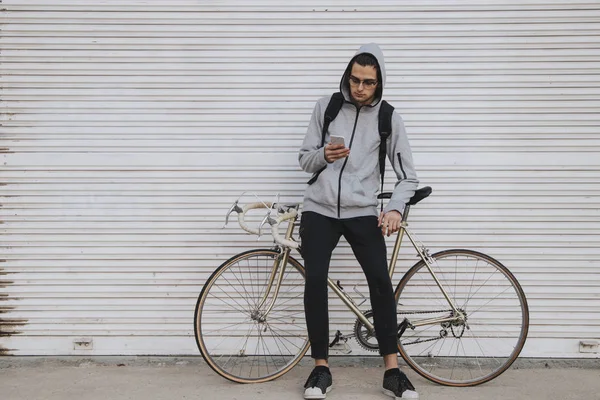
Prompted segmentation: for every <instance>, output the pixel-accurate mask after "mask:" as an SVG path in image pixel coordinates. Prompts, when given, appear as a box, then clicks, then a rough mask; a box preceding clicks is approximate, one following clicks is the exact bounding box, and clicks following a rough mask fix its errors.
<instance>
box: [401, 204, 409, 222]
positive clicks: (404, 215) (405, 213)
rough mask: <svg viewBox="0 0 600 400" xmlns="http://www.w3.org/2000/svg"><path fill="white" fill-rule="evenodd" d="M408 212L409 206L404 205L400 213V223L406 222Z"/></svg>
mask: <svg viewBox="0 0 600 400" xmlns="http://www.w3.org/2000/svg"><path fill="white" fill-rule="evenodd" d="M409 211H410V205H408V204H407V205H406V206H405V207H404V212H403V213H402V222H406V220H407V219H408V213H409Z"/></svg>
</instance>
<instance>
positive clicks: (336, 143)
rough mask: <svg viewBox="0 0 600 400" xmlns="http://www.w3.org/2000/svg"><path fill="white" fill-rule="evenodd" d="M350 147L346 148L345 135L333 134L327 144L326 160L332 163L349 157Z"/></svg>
mask: <svg viewBox="0 0 600 400" xmlns="http://www.w3.org/2000/svg"><path fill="white" fill-rule="evenodd" d="M349 154H350V149H348V148H346V145H345V143H344V137H343V136H333V135H332V136H331V141H330V142H329V144H328V145H327V146H325V161H327V162H328V163H332V162H334V161H336V160H339V159H340V158H345V157H348V155H349Z"/></svg>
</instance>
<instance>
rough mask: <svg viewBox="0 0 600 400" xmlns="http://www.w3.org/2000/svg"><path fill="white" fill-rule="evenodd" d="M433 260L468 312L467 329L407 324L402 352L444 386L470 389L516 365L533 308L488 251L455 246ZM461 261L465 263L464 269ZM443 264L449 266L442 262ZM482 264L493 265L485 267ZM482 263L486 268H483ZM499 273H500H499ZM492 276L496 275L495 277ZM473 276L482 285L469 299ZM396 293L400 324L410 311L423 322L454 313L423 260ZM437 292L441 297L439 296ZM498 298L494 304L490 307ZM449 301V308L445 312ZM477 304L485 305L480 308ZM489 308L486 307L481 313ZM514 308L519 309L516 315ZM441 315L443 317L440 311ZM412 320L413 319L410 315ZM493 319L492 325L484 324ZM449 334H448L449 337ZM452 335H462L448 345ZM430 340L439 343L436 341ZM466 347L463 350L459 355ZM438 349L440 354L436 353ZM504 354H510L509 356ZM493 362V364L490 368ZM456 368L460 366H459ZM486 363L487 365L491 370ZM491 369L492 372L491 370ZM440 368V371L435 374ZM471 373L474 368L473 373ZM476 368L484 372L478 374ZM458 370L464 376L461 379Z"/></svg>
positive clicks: (416, 367) (421, 371)
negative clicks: (432, 328) (450, 262)
mask: <svg viewBox="0 0 600 400" xmlns="http://www.w3.org/2000/svg"><path fill="white" fill-rule="evenodd" d="M431 258H432V259H433V260H435V264H434V268H433V269H434V272H435V273H436V276H438V279H439V280H440V281H441V282H442V286H443V287H445V289H446V291H447V293H448V295H449V297H451V298H452V299H453V300H454V301H455V303H456V304H457V307H458V308H459V309H462V310H463V311H464V312H465V315H466V318H467V320H466V322H465V323H464V324H463V326H462V327H461V326H460V325H457V326H451V327H450V330H449V329H448V326H447V323H446V326H442V323H439V325H437V324H436V325H431V326H433V327H436V328H437V327H439V328H440V331H439V334H438V333H435V332H433V331H431V330H429V329H431V328H425V326H423V327H415V328H414V329H411V328H410V327H408V328H406V330H405V331H404V334H403V335H402V336H401V337H400V338H399V341H398V350H399V352H400V355H401V356H402V358H403V359H404V361H406V363H407V364H408V365H409V366H410V367H411V368H412V369H413V370H415V371H416V372H417V373H418V374H420V375H421V376H423V377H424V378H426V379H428V380H430V381H433V382H436V383H438V384H441V385H446V386H455V387H466V386H476V385H480V384H482V383H485V382H489V381H490V380H492V379H494V378H496V377H498V376H499V375H500V374H502V373H503V372H504V371H506V370H507V369H508V368H509V367H510V366H511V365H512V364H513V362H514V361H515V360H516V359H517V357H518V356H519V354H520V352H521V350H522V349H523V346H524V345H525V341H526V339H527V334H528V330H529V307H528V304H527V299H526V296H525V293H524V292H523V289H522V288H521V285H520V284H519V282H518V281H517V279H516V278H515V277H514V275H513V274H512V273H511V272H510V271H509V270H508V268H506V267H505V266H504V265H502V264H501V263H500V262H499V261H497V260H496V259H494V258H492V257H490V256H488V255H486V254H483V253H480V252H476V251H472V250H463V249H453V250H444V251H441V252H438V253H436V254H434V255H432V256H431ZM447 260H449V261H452V260H455V261H454V262H453V263H452V264H454V266H452V265H449V263H448V262H447ZM459 260H460V261H461V262H460V267H459ZM465 260H466V261H465ZM442 262H443V263H444V267H441V266H440V264H441V263H442ZM473 262H474V265H473ZM480 262H481V264H487V268H486V269H485V270H484V266H483V265H480ZM469 263H471V264H469ZM473 267H474V268H473ZM480 267H481V269H480V270H479V271H478V269H479V268H480ZM436 269H438V270H436ZM452 269H454V272H452ZM498 272H499V274H497V273H498ZM452 276H454V278H453V279H451V278H452ZM492 278H494V279H493V280H492ZM469 280H470V283H471V284H473V283H475V282H476V281H477V282H478V284H480V285H479V288H478V289H477V290H476V291H475V292H473V291H472V289H473V288H472V287H470V288H469V292H468V293H467V295H466V299H465V293H466V288H467V287H466V284H468V283H469ZM481 282H483V283H481ZM426 288H427V289H426ZM483 288H485V289H483ZM482 289H483V290H482ZM425 290H429V292H427V293H426V292H425ZM479 292H481V294H480V295H478V293H479ZM425 294H427V296H425ZM395 295H396V301H397V302H398V322H399V323H402V321H403V320H404V318H405V317H407V316H410V315H412V316H413V320H417V319H419V318H423V319H427V318H432V317H443V316H444V315H445V316H449V314H448V312H451V309H450V306H449V304H448V302H447V301H446V300H445V297H443V294H442V292H441V291H440V290H439V288H438V287H437V285H436V284H435V282H434V280H433V278H432V276H431V274H430V273H429V270H428V269H427V268H426V265H425V263H424V262H423V261H422V260H421V261H419V262H417V263H416V264H415V265H414V266H413V267H412V268H411V269H410V270H408V271H407V272H406V274H405V275H404V277H403V278H402V280H401V281H400V283H399V284H398V286H397V288H396V292H395ZM436 296H438V299H434V297H436ZM440 297H441V300H440ZM513 297H515V298H513ZM432 299H433V300H432ZM471 300H473V304H470V305H469V304H468V303H469V302H470V301H471ZM492 302H494V304H493V305H492V306H491V307H487V306H488V304H490V303H492ZM444 303H445V306H446V308H447V309H446V310H443V306H444ZM438 306H439V307H440V308H439V309H437V310H436V309H435V307H438ZM474 307H479V308H476V309H475V308H474ZM484 307H486V309H485V310H484V311H481V310H482V309H483V308H484ZM442 310H443V312H442ZM509 312H513V314H514V315H513V314H509ZM436 313H437V314H438V315H435V314H436ZM418 314H422V315H425V317H423V316H420V317H418V318H415V317H414V316H415V315H418ZM428 314H429V315H428ZM408 319H409V320H410V318H408ZM488 321H489V323H490V324H491V328H484V323H486V322H488ZM474 328H476V329H474ZM461 329H462V331H461ZM494 329H495V331H494ZM428 330H429V331H428ZM444 332H445V335H446V336H444ZM465 332H466V333H465ZM494 332H496V336H495V337H492V336H493V333H494ZM512 332H515V333H518V336H517V337H516V338H511V337H509V334H511V333H512ZM469 334H470V335H469ZM448 337H449V338H450V341H451V340H452V339H456V340H454V341H453V342H451V345H450V347H448V346H447V344H448V343H446V342H447V340H446V338H448ZM463 337H464V338H465V339H464V340H463ZM440 341H441V344H440ZM450 341H448V342H450ZM434 342H437V343H434ZM430 343H433V344H432V345H430ZM454 343H456V353H454V355H453V352H454V350H453V346H454ZM438 345H439V348H438V349H436V347H435V346H438ZM511 347H512V348H511ZM461 349H462V350H461ZM484 349H486V350H487V349H489V351H490V354H489V355H486V353H485V351H484ZM504 349H506V351H504ZM460 351H462V354H460V356H459V352H460ZM509 351H510V352H509ZM436 352H437V354H433V353H436ZM500 352H506V353H508V354H506V355H503V354H501V353H500ZM478 353H481V354H478ZM457 362H458V365H457ZM450 365H452V367H451V369H452V370H451V373H450V376H447V375H448V372H447V370H448V369H449V368H450ZM490 365H491V367H489V366H490ZM455 367H457V368H456V369H455ZM482 367H485V369H486V371H484V368H482ZM488 368H489V369H490V370H489V372H487V369H488ZM436 369H437V372H435V373H434V371H435V370H436ZM467 371H468V372H469V375H468V376H467V374H466V372H467ZM473 371H475V372H476V374H478V375H477V376H475V375H474V373H473ZM455 372H456V374H457V375H460V376H461V377H460V378H458V377H456V378H455V377H454V373H455Z"/></svg>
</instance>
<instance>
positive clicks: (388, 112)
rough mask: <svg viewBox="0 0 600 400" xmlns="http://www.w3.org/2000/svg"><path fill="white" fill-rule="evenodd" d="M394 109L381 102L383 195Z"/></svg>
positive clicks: (380, 153)
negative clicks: (388, 141)
mask: <svg viewBox="0 0 600 400" xmlns="http://www.w3.org/2000/svg"><path fill="white" fill-rule="evenodd" d="M393 115H394V107H393V106H392V105H391V104H390V103H388V102H387V101H385V100H382V101H381V106H380V107H379V137H380V139H381V142H380V143H379V173H380V174H381V192H382V193H383V179H384V177H385V157H386V155H387V140H388V138H389V137H390V135H391V134H392V117H393ZM381 211H383V201H382V202H381Z"/></svg>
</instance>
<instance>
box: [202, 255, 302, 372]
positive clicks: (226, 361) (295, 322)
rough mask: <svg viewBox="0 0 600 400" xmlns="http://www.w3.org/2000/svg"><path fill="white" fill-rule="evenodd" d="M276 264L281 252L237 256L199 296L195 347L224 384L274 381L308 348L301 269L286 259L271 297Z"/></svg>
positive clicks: (294, 261) (290, 367)
mask: <svg viewBox="0 0 600 400" xmlns="http://www.w3.org/2000/svg"><path fill="white" fill-rule="evenodd" d="M281 258H282V257H281V253H280V252H278V251H275V250H266V249H265V250H251V251H248V252H245V253H241V254H238V255H236V256H234V257H232V258H231V259H229V260H228V261H226V262H225V263H223V264H222V265H221V266H220V267H219V268H217V269H216V270H215V272H214V273H213V274H212V276H211V277H210V278H209V279H208V281H207V282H206V284H205V285H204V288H203V289H202V292H201V293H200V296H199V298H198V302H197V304H196V312H195V318H194V332H195V335H196V342H197V344H198V347H199V349H200V353H201V354H202V357H204V360H205V361H206V362H207V363H208V365H209V366H210V367H211V368H212V369H213V370H214V371H216V372H217V373H218V374H219V375H221V376H223V377H224V378H227V379H229V380H231V381H234V382H239V383H259V382H266V381H270V380H273V379H276V378H278V377H280V376H281V375H283V374H285V373H286V372H288V371H289V370H290V369H292V368H293V367H294V366H295V365H296V364H297V363H298V362H299V361H300V360H301V359H302V357H303V356H304V354H305V353H306V351H307V350H308V347H309V346H310V343H309V341H308V334H307V332H306V323H305V317H304V300H303V299H304V280H305V279H304V268H303V267H302V265H301V264H300V263H299V262H298V261H296V260H295V259H294V258H292V257H289V259H288V263H287V265H285V268H284V269H283V273H284V275H283V280H282V282H281V287H280V290H279V293H278V294H277V295H276V290H275V288H276V283H277V279H278V277H279V274H280V273H281V271H282V267H283V266H282V265H281V262H279V261H278V260H281ZM270 282H272V284H271V285H270V284H269V283H270ZM269 288H270V290H269ZM273 298H275V300H274V303H273ZM271 305H273V306H272V308H271V307H270V306H271ZM269 309H270V310H269Z"/></svg>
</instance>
